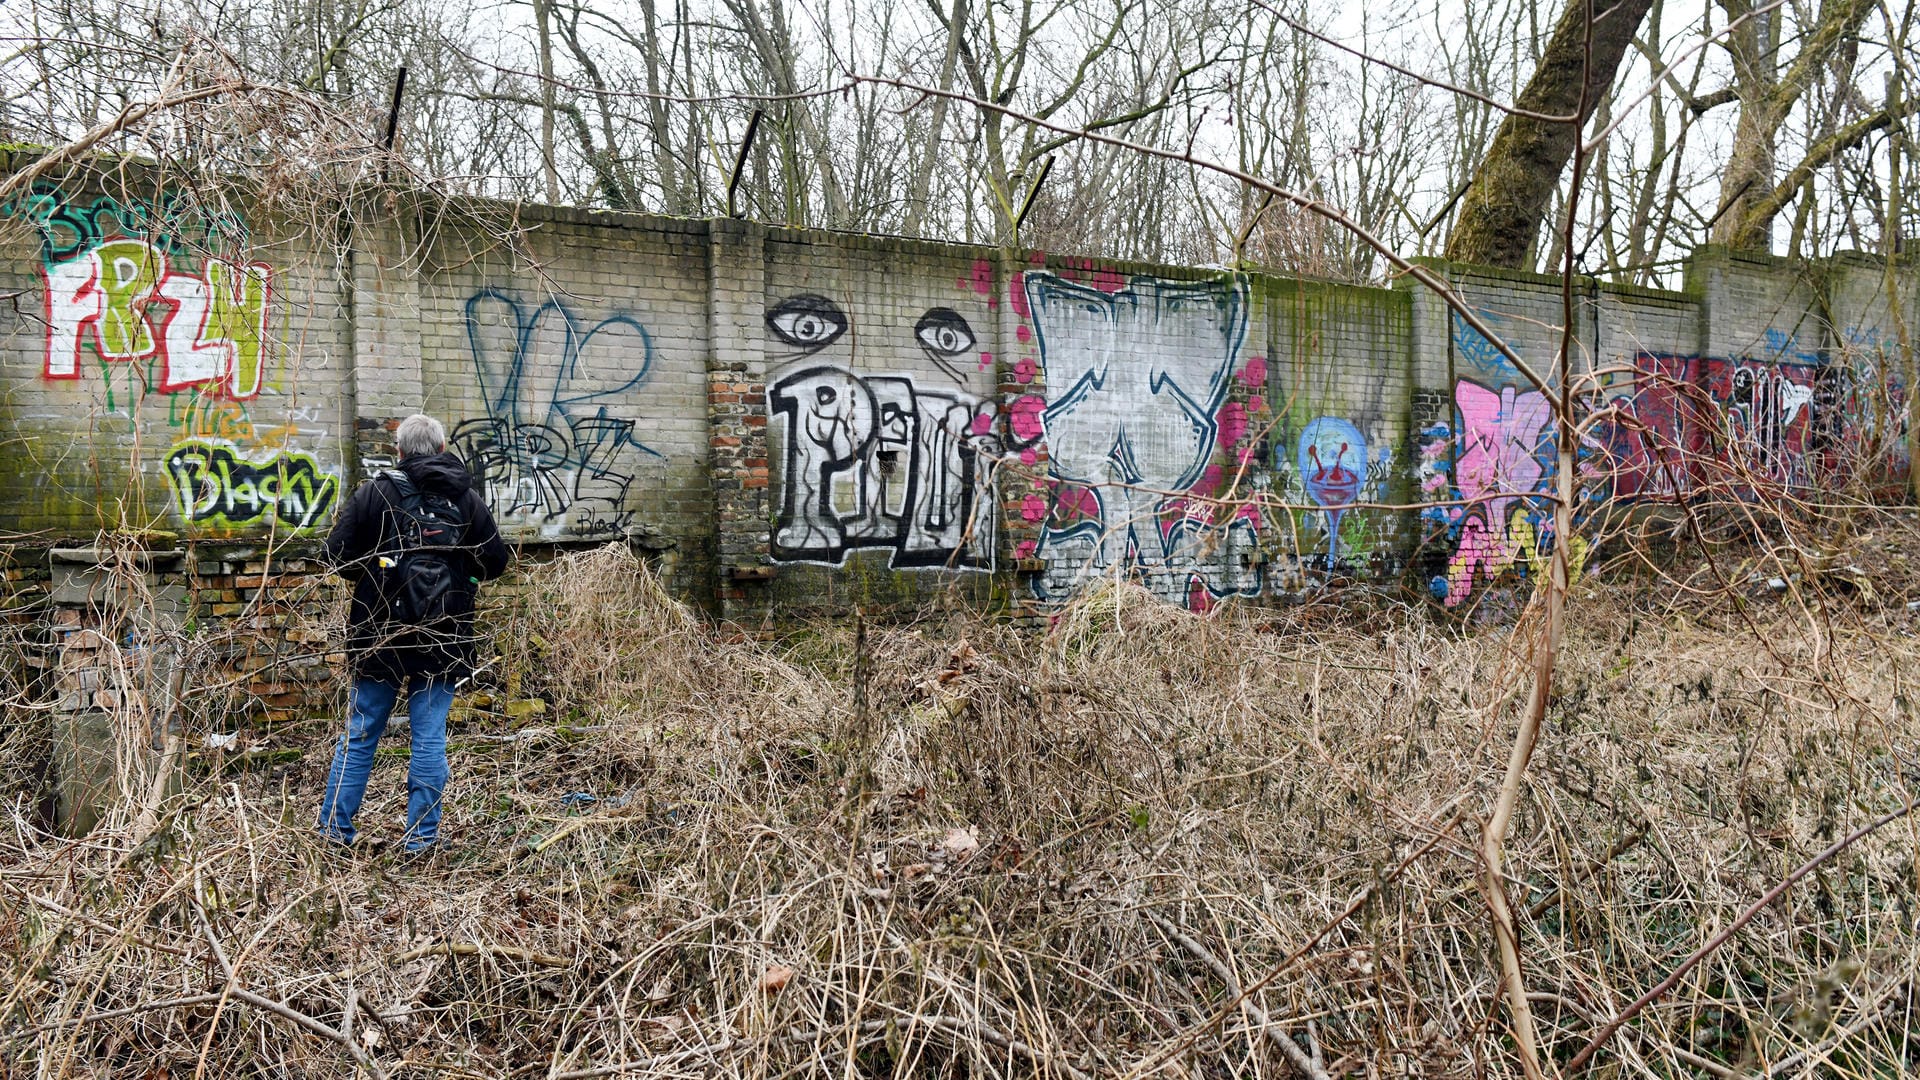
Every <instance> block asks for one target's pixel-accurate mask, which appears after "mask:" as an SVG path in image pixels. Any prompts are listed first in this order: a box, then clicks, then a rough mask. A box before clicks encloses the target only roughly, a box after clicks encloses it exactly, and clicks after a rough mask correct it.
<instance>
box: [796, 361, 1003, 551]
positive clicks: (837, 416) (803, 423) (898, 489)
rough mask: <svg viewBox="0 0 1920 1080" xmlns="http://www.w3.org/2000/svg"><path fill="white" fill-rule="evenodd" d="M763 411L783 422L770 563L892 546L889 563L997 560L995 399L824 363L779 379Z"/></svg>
mask: <svg viewBox="0 0 1920 1080" xmlns="http://www.w3.org/2000/svg"><path fill="white" fill-rule="evenodd" d="M767 407H768V412H769V414H770V415H771V416H776V417H781V418H783V419H784V422H785V443H786V459H785V467H784V470H783V472H782V477H783V483H782V490H781V494H780V510H779V519H778V521H777V522H776V524H775V527H774V535H773V552H774V556H775V557H776V558H778V559H782V560H786V561H807V562H825V563H831V564H835V565H838V564H839V563H840V562H841V561H842V560H844V559H845V558H846V555H847V552H849V551H853V550H856V549H859V548H890V549H892V551H893V557H892V559H891V563H890V565H892V566H894V567H896V568H908V567H926V566H954V567H974V568H982V569H984V568H990V567H991V566H992V565H993V541H994V524H995V516H996V513H995V509H994V507H993V504H992V500H991V499H990V498H987V497H986V495H987V492H988V490H989V488H988V484H987V474H988V471H989V468H990V456H991V455H992V454H993V453H994V452H995V447H994V446H992V445H986V444H994V443H997V441H998V440H997V439H996V438H995V436H994V435H993V434H992V432H993V419H994V407H993V404H992V403H991V402H987V401H982V400H981V399H979V398H977V397H974V396H973V395H971V394H967V393H964V392H961V391H957V390H951V389H941V388H931V389H929V388H926V387H922V386H918V385H916V384H915V382H914V381H913V380H912V379H909V378H904V377H897V376H866V377H862V376H858V375H855V374H854V373H853V372H851V371H848V370H847V369H845V368H842V367H835V366H831V365H827V366H820V367H806V368H801V369H800V370H798V371H794V372H792V373H790V374H787V375H784V376H782V377H781V379H780V380H779V381H778V382H776V383H774V384H773V385H772V386H770V387H768V388H767ZM982 451H985V455H986V456H983V453H982Z"/></svg>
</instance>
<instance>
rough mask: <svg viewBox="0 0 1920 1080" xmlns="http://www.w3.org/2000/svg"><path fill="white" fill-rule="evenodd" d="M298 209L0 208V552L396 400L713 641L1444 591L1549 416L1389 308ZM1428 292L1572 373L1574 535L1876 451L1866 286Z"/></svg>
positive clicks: (639, 230)
mask: <svg viewBox="0 0 1920 1080" xmlns="http://www.w3.org/2000/svg"><path fill="white" fill-rule="evenodd" d="M335 224H336V226H337V227H333V228H330V229H328V230H319V229H316V228H314V227H313V225H312V224H310V223H309V224H306V225H296V224H294V223H291V222H289V221H286V220H282V219H280V218H277V217H276V216H275V215H274V214H273V213H272V212H270V211H266V210H249V209H247V208H244V207H236V208H231V209H222V210H220V211H219V212H217V213H216V212H212V211H209V210H207V209H206V208H205V207H204V205H203V204H202V203H201V202H199V201H196V200H194V199H190V198H187V197H185V196H183V195H182V194H181V193H179V192H175V191H170V190H168V189H167V188H166V187H165V185H164V184H163V183H160V182H158V181H152V182H149V183H148V184H147V187H145V188H139V187H138V186H137V185H132V184H131V183H123V184H122V185H121V186H118V187H115V186H114V185H110V184H102V183H100V182H99V181H98V180H97V179H96V180H91V181H85V182H82V181H75V182H72V183H65V182H62V183H47V184H43V185H42V186H41V187H38V188H35V189H34V190H32V191H31V192H28V193H26V194H24V195H22V196H20V197H19V198H16V199H15V200H13V201H12V202H10V203H8V204H7V205H6V206H4V207H0V245H4V246H3V247H0V291H4V292H5V293H7V294H10V295H12V296H13V298H14V299H13V302H12V303H11V305H0V365H4V366H3V367H0V423H4V427H5V430H6V432H7V437H6V439H5V441H4V442H0V467H3V468H4V469H5V471H6V476H7V480H8V482H7V483H6V484H5V485H4V486H0V531H5V532H8V533H14V534H33V535H36V536H39V537H42V538H44V539H45V540H46V541H48V542H50V543H58V542H66V541H71V540H76V539H79V538H87V537H91V536H93V535H94V534H95V533H96V532H97V531H99V530H102V529H110V530H123V531H124V530H146V531H149V532H154V533H157V534H160V535H174V536H177V537H180V538H182V540H183V541H192V542H202V541H205V542H213V541H221V542H229V543H257V542H259V541H262V540H265V539H272V540H276V541H277V540H280V539H286V540H288V541H290V542H292V543H294V544H302V543H307V544H310V543H311V541H312V539H313V538H314V537H316V536H318V535H319V534H321V533H322V532H323V530H324V529H325V528H326V527H327V526H328V524H329V523H330V521H331V518H332V514H333V512H334V510H335V509H336V507H337V506H338V505H339V504H340V502H341V501H342V500H343V499H344V498H345V497H346V495H347V494H348V493H349V492H350V491H351V490H352V489H353V487H354V486H355V485H356V484H357V483H358V482H360V480H361V479H362V478H363V477H364V476H365V475H366V474H367V473H368V472H369V471H370V470H371V469H373V468H376V467H378V466H380V465H382V464H383V463H384V462H386V461H387V460H389V459H390V458H391V455H392V452H393V451H392V447H391V445H390V437H391V436H390V433H391V430H392V428H393V426H394V425H395V424H396V423H397V422H398V421H399V419H400V418H402V417H404V416H406V415H407V414H409V413H411V412H413V411H416V410H424V411H427V412H429V413H432V414H434V415H436V416H438V417H440V418H441V419H442V420H443V421H445V422H446V424H447V427H448V431H449V433H450V441H451V443H452V446H453V448H454V449H456V450H457V451H458V452H459V453H460V454H461V455H462V456H463V457H465V459H466V460H467V461H468V462H469V464H470V465H471V466H472V468H473V470H474V472H475V475H476V477H477V483H478V485H479V486H480V488H481V489H482V490H483V491H484V493H485V496H486V498H487V500H488V503H489V504H490V505H491V506H492V508H493V510H494V512H495V514H496V516H497V517H498V518H499V520H500V522H501V524H502V526H503V528H504V529H505V531H506V533H507V535H508V536H509V537H510V538H512V539H513V540H514V541H515V542H517V543H519V544H522V545H524V546H530V547H537V548H550V547H554V546H561V547H564V546H566V545H573V544H595V543H605V542H608V541H622V540H624V541H627V542H631V543H633V544H635V545H637V546H639V547H642V548H643V549H645V550H646V551H647V552H649V553H650V554H651V555H652V556H654V557H656V558H657V559H658V560H659V561H660V562H661V564H662V565H663V567H665V569H666V571H667V574H668V577H669V580H670V581H671V582H672V583H673V585H674V587H675V588H677V589H678V590H679V591H680V592H681V593H682V594H683V595H686V596H688V597H689V598H692V599H695V600H697V601H698V602H700V603H702V604H706V605H709V606H712V607H715V608H717V609H719V610H721V611H723V612H724V613H726V614H727V615H729V616H731V617H737V618H754V617H759V616H762V615H765V614H768V613H773V614H784V613H790V612H798V611H802V610H806V609H810V608H814V607H831V608H845V607H848V606H852V605H863V606H870V607H871V606H900V605H912V604H917V603H921V602H925V601H928V600H932V599H936V598H938V597H942V596H949V595H955V594H958V595H962V596H965V597H967V598H969V599H971V600H973V601H976V602H982V603H990V604H994V605H998V606H999V607H1001V608H1002V609H1004V610H1013V611H1028V612H1045V611H1047V610H1049V609H1050V608H1052V607H1054V606H1055V605H1057V604H1058V603H1059V602H1061V601H1062V600H1063V599H1065V598H1067V597H1070V596H1073V595H1075V594H1076V593H1077V592H1078V591H1080V590H1082V589H1083V588H1085V587H1086V586H1087V585H1088V584H1089V583H1090V582H1094V581H1097V580H1101V579H1118V578H1125V579H1130V580H1133V581H1137V582H1139V583H1140V584H1142V585H1144V586H1146V587H1147V588H1148V589H1150V590H1151V591H1152V592H1153V593H1155V594H1156V595H1158V596H1160V597H1161V598H1163V599H1164V600H1166V601H1168V602H1170V603H1178V604H1184V605H1187V606H1190V607H1194V608H1201V609H1204V608H1207V607H1210V606H1213V605H1215V604H1218V603H1220V602H1223V601H1226V600H1231V599H1239V600H1243V601H1260V600H1277V599H1283V598H1288V597H1295V596H1299V595H1301V594H1303V593H1305V592H1309V591H1312V590H1316V589H1320V588H1323V587H1326V586H1328V585H1332V584H1337V583H1347V582H1373V583H1384V582H1398V583H1402V584H1408V585H1412V586H1413V587H1417V588H1420V589H1423V590H1426V591H1428V592H1430V593H1431V595H1432V596H1433V597H1434V598H1435V600H1436V601H1437V602H1438V603H1440V604H1443V605H1445V606H1448V607H1454V608H1458V607H1460V606H1461V605H1467V604H1471V603H1473V602H1475V600H1476V598H1478V597H1480V596H1483V595H1485V594H1486V593H1487V591H1488V589H1489V588H1490V587H1491V585H1492V584H1493V583H1495V582H1498V581H1502V580H1508V579H1510V578H1511V577H1512V576H1513V575H1516V574H1525V573H1528V572H1530V571H1531V570H1533V569H1534V568H1535V567H1536V566H1537V565H1538V564H1539V562H1540V560H1542V559H1543V558H1544V557H1545V556H1546V555H1547V553H1549V552H1550V551H1551V550H1552V547H1553V544H1554V543H1555V542H1556V539H1555V538H1554V537H1553V536H1552V528H1551V515H1550V514H1549V513H1548V512H1547V508H1546V505H1545V501H1544V500H1543V499H1542V498H1541V496H1542V495H1543V494H1544V493H1545V492H1546V491H1547V490H1549V488H1550V486H1551V485H1552V484H1553V483H1554V482H1555V478H1554V476H1553V456H1552V453H1551V442H1552V439H1553V424H1552V415H1553V410H1552V409H1551V407H1550V403H1549V400H1548V396H1547V395H1546V394H1543V392H1542V390H1541V389H1540V388H1539V387H1538V386H1536V385H1534V384H1533V382H1531V381H1530V380H1529V379H1528V378H1527V377H1526V376H1525V375H1524V374H1523V373H1522V372H1521V371H1520V370H1519V369H1518V368H1517V367H1516V366H1515V365H1514V363H1513V361H1512V360H1511V359H1510V358H1509V357H1507V356H1505V355H1503V354H1502V352H1501V351H1500V350H1499V349H1497V348H1495V347H1494V346H1493V344H1492V343H1491V342H1490V341H1489V340H1487V339H1486V338H1485V337H1483V336H1482V335H1481V334H1480V333H1479V332H1478V331H1476V330H1475V329H1474V328H1473V327H1472V326H1471V325H1469V323H1468V321H1467V320H1466V319H1464V318H1462V317H1461V316H1460V314H1459V313H1458V312H1455V311H1451V310H1449V309H1448V308H1447V307H1446V306H1445V305H1444V304H1442V303H1440V302H1439V300H1438V299H1437V298H1436V297H1435V296H1433V295H1432V294H1431V293H1429V292H1427V291H1425V290H1422V289H1419V288H1417V287H1415V286H1413V285H1412V284H1411V283H1410V282H1407V281H1401V282H1399V283H1397V284H1396V285H1395V286H1394V287H1392V288H1386V289H1376V288H1362V287H1355V286H1349V285H1341V284H1333V283H1326V282H1317V281H1309V280H1299V279H1290V278H1278V277H1272V276H1267V275H1260V274H1247V273H1233V272H1227V271H1221V270H1198V269H1193V268H1182V267H1167V266H1146V265H1131V264H1117V263H1110V262H1096V261H1092V260H1087V259H1082V258H1078V257H1073V256H1070V255H1059V254H1055V253H1041V252H1008V251H1000V250H990V249H984V248H971V247H965V246H960V245H943V244H933V243H925V242H919V241H908V240H900V239H893V238H881V237H870V236H852V235H845V234H833V233H825V232H809V231H800V230H782V229H774V228H765V227H761V226H757V225H752V224H749V223H744V222H733V221H715V222H702V221H676V220H666V219H658V218H647V217H639V216H632V215H610V214H596V213H587V212H582V211H573V210H561V209H553V208H536V207H513V206H505V205H501V204H488V203H474V204H467V205H462V206H459V207H454V206H449V205H446V204H428V203H426V202H424V201H422V202H417V203H406V202H404V201H400V202H396V201H386V202H377V203H374V204H369V205H368V206H364V207H350V208H347V211H346V212H343V213H342V214H341V215H340V220H339V221H338V222H336V223H335ZM1432 268H1433V269H1434V270H1435V271H1436V272H1438V273H1440V274H1442V275H1444V276H1445V277H1447V278H1448V279H1449V280H1450V282H1451V283H1452V285H1453V287H1454V288H1455V290H1456V291H1457V292H1458V294H1459V295H1460V296H1461V297H1462V298H1463V299H1464V300H1465V302H1466V303H1467V304H1468V305H1469V306H1470V307H1471V308H1472V309H1473V310H1474V311H1475V312H1476V314H1477V315H1478V317H1479V319H1480V320H1481V321H1482V322H1484V323H1485V324H1486V325H1487V326H1488V327H1490V328H1492V330H1493V331H1494V332H1495V333H1497V334H1498V335H1499V336H1500V337H1501V338H1502V339H1503V340H1504V341H1505V342H1507V343H1508V344H1509V345H1510V346H1511V347H1512V349H1513V350H1514V351H1515V352H1516V353H1517V354H1518V355H1519V356H1520V358H1521V360H1522V362H1523V363H1525V364H1526V365H1528V366H1529V367H1532V368H1534V369H1535V370H1537V371H1540V372H1550V371H1553V370H1554V369H1555V367H1556V365H1555V362H1554V358H1555V356H1556V355H1557V353H1558V350H1560V349H1561V347H1562V345H1563V342H1564V343H1567V344H1569V345H1570V346H1571V349H1572V352H1571V353H1570V354H1569V355H1570V369H1571V371H1572V373H1573V375H1574V377H1575V378H1576V379H1577V380H1578V388H1577V389H1578V393H1579V394H1580V395H1581V396H1582V401H1583V403H1584V405H1583V407H1584V408H1586V409H1587V410H1588V411H1589V412H1590V413H1592V414H1593V415H1594V416H1595V419H1594V421H1593V422H1592V423H1591V424H1589V425H1588V426H1587V428H1586V429H1585V430H1584V431H1583V432H1582V436H1581V442H1580V446H1581V450H1580V468H1581V475H1580V476H1579V477H1578V478H1577V483H1576V489H1577V490H1578V491H1579V492H1580V497H1581V499H1582V512H1583V513H1586V512H1589V511H1597V510H1599V509H1601V508H1604V507H1617V506H1621V505H1630V504H1634V503H1639V502H1651V501H1675V500H1681V499H1690V498H1694V497H1696V496H1698V495H1700V494H1702V493H1704V492H1709V491H1721V492H1731V493H1734V494H1735V495H1736V496H1737V495H1739V494H1740V493H1743V492H1752V491H1756V490H1759V489H1760V488H1762V487H1765V486H1767V485H1775V486H1788V487H1791V486H1806V485H1815V484H1822V483H1826V482H1828V481H1830V480H1831V479H1832V478H1833V477H1835V476H1837V475H1840V474H1841V473H1842V472H1843V471H1844V470H1845V469H1847V468H1849V467H1850V466H1856V465H1858V464H1860V461H1861V459H1862V457H1863V456H1865V457H1869V458H1872V459H1873V460H1872V462H1871V463H1872V464H1874V465H1876V466H1880V467H1884V471H1886V472H1887V473H1888V474H1889V475H1891V474H1894V473H1898V472H1900V471H1902V470H1904V468H1905V450H1904V417H1905V403H1904V393H1905V392H1904V388H1903V387H1904V384H1903V382H1902V380H1901V378H1900V376H1901V373H1903V372H1904V370H1905V364H1906V363H1907V361H1905V360H1904V359H1902V357H1901V355H1900V353H1899V350H1900V348H1901V343H1902V342H1903V341H1906V342H1911V340H1912V337H1913V335H1914V333H1915V331H1916V330H1920V326H1916V323H1920V318H1916V316H1920V310H1916V300H1915V293H1916V288H1917V282H1920V275H1916V274H1915V273H1913V272H1911V271H1909V272H1907V273H1905V274H1904V276H1897V277H1896V278H1895V279H1894V280H1893V282H1892V284H1891V290H1890V285H1889V277H1888V275H1887V274H1886V272H1885V267H1884V266H1883V265H1881V264H1878V263H1874V262H1871V261H1869V260H1863V259H1850V258H1844V257H1843V258H1837V259H1834V260H1832V261H1830V262H1828V263H1824V264H1820V265H1819V266H1817V267H1813V268H1808V267H1806V266H1791V265H1788V264H1786V263H1785V262H1784V261H1779V260H1768V259H1756V258H1750V257H1743V256H1735V255H1731V254H1729V253H1726V252H1721V251H1702V252H1700V253H1697V254H1696V255H1695V257H1694V258H1693V260H1692V261H1691V263H1690V266H1689V270H1688V276H1687V282H1686V288H1685V289H1684V290H1682V291H1679V292H1656V291H1649V290H1642V289H1627V288H1618V287H1613V286H1605V285H1601V284H1599V283H1595V282H1591V281H1585V280H1582V281H1579V282H1576V284H1575V288H1574V290H1573V295H1572V301H1573V303H1572V309H1573V313H1574V314H1573V326H1572V327H1571V332H1570V333H1569V332H1568V330H1567V328H1566V327H1565V326H1564V325H1563V323H1564V322H1565V316H1564V314H1563V312H1564V311H1565V310H1566V300H1567V297H1566V296H1565V295H1564V293H1563V290H1562V285H1561V283H1560V282H1559V281H1558V280H1557V279H1552V278H1544V277H1536V276H1533V275H1526V274H1517V273H1509V272H1499V271H1489V270H1485V269H1481V268H1474V267H1463V266H1449V265H1445V264H1438V263H1435V264H1432ZM1890 296H1891V297H1892V298H1893V299H1891V300H1890ZM1902 335H1905V336H1904V337H1903V336H1902ZM1549 389H1550V390H1551V391H1553V392H1557V389H1558V388H1557V386H1556V387H1550V388H1549ZM1889 447H1891V449H1889ZM1875 455H1878V456H1877V457H1876V456H1875ZM1388 507H1391V508H1388ZM63 538H64V540H63ZM1570 543H1571V544H1572V551H1571V554H1572V555H1573V556H1574V558H1575V561H1576V563H1580V562H1582V561H1583V560H1585V559H1587V558H1588V557H1589V554H1590V553H1589V552H1588V551H1587V550H1586V548H1585V545H1584V543H1583V542H1582V541H1581V540H1579V539H1577V538H1576V539H1573V540H1571V541H1570Z"/></svg>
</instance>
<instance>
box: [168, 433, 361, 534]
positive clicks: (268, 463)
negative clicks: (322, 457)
mask: <svg viewBox="0 0 1920 1080" xmlns="http://www.w3.org/2000/svg"><path fill="white" fill-rule="evenodd" d="M166 471H167V479H168V481H169V486H170V487H171V488H172V490H173V496H174V500H175V505H176V506H177V508H178V509H179V512H180V516H181V518H182V519H183V520H185V521H186V522H188V523H189V524H192V525H198V526H203V527H210V528H215V529H244V528H249V527H261V526H273V527H276V528H282V529H288V530H292V531H295V532H300V531H305V530H308V529H314V528H317V527H319V526H320V525H321V524H322V523H323V522H324V521H325V519H326V516H327V513H328V511H330V510H332V509H333V502H334V496H335V495H336V494H337V493H338V492H339V488H340V481H339V479H338V478H337V477H335V476H333V475H331V474H330V473H328V472H327V471H326V470H325V469H323V468H322V467H321V466H320V464H319V463H318V462H317V461H315V460H314V459H313V457H312V456H311V455H308V454H302V453H296V452H294V451H290V450H283V451H279V452H277V453H273V454H270V455H268V456H267V457H265V458H262V459H260V460H257V461H256V460H249V459H247V458H245V457H243V456H241V455H240V454H239V453H238V452H237V451H235V450H234V448H233V447H231V446H228V445H223V444H220V443H214V442H207V441H203V440H198V439H188V440H184V441H182V442H179V443H177V444H175V445H174V447H173V449H172V450H171V451H170V452H169V453H168V454H167V458H166Z"/></svg>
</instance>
